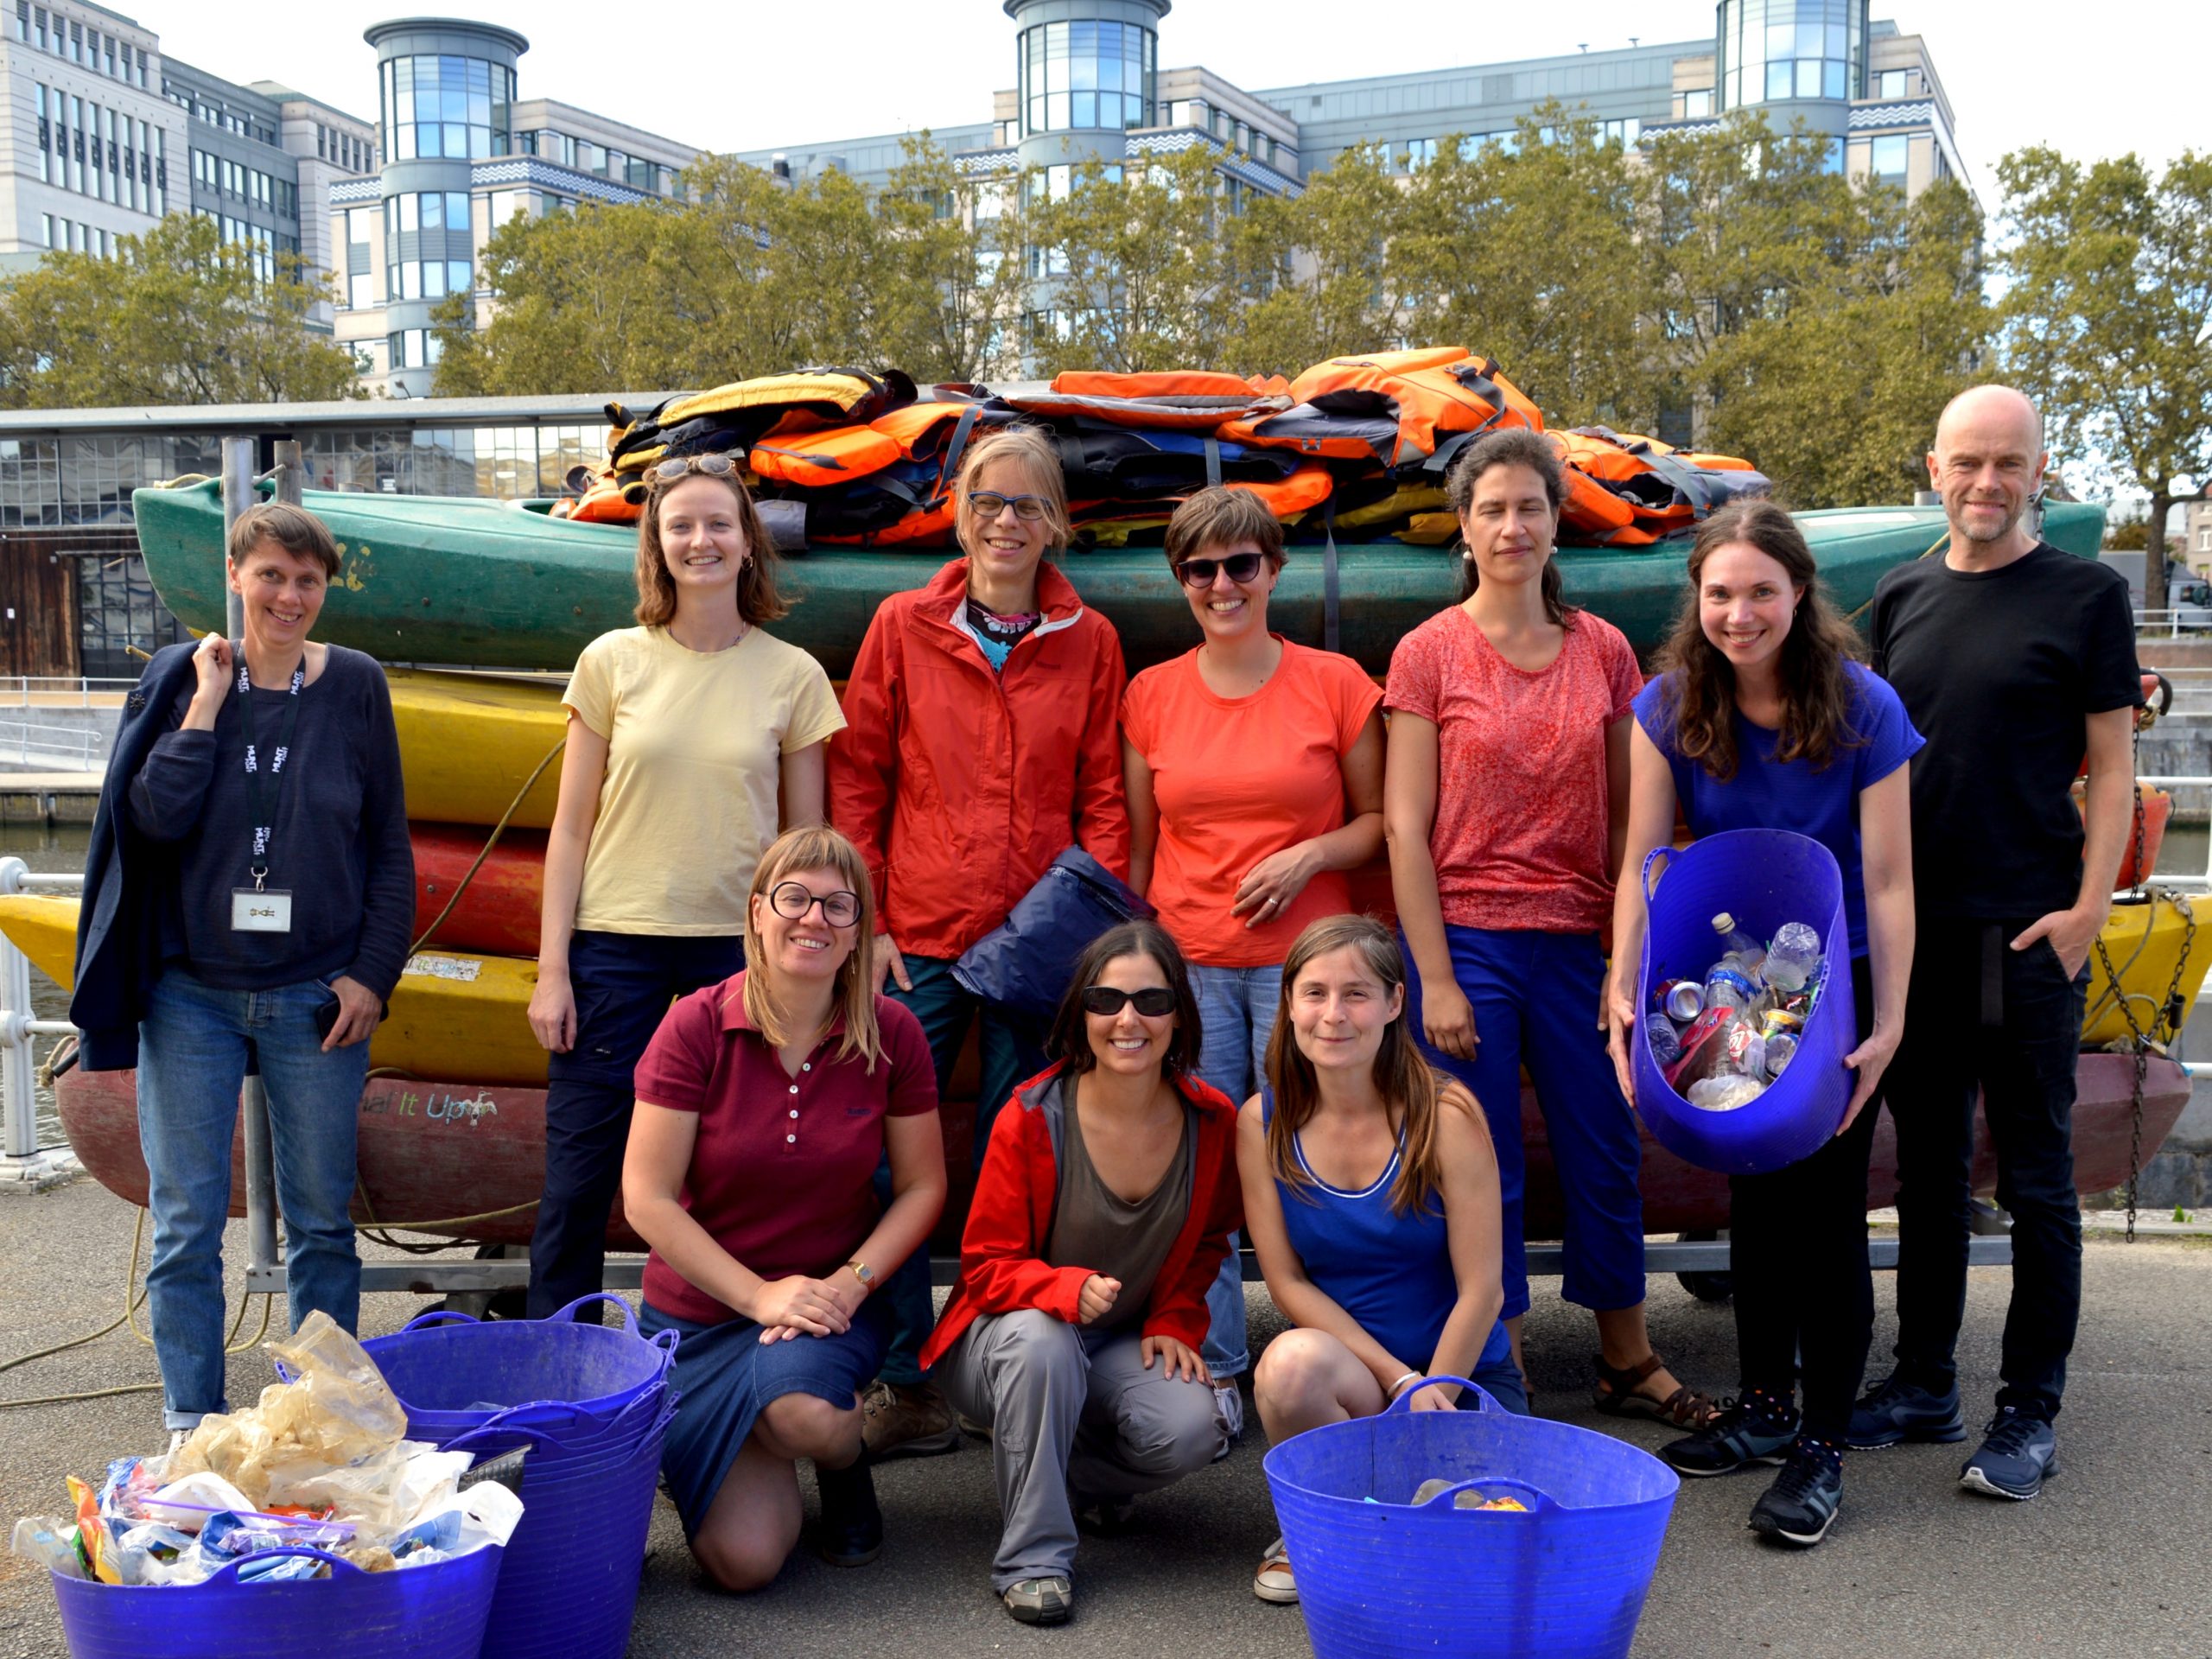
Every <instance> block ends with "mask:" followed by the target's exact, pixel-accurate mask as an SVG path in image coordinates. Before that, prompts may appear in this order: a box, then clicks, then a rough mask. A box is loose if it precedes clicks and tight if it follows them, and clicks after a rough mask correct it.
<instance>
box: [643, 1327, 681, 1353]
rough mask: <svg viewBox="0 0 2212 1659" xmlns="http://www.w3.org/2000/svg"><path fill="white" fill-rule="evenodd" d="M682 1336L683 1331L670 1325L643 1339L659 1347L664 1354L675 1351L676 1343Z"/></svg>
mask: <svg viewBox="0 0 2212 1659" xmlns="http://www.w3.org/2000/svg"><path fill="white" fill-rule="evenodd" d="M682 1337H683V1333H682V1332H679V1331H678V1330H677V1328H676V1327H675V1326H674V1325H670V1326H669V1327H668V1328H667V1329H665V1330H664V1331H661V1332H658V1333H657V1334H655V1335H653V1336H651V1337H648V1338H645V1340H646V1341H648V1342H650V1343H652V1345H653V1346H654V1347H656V1348H658V1349H659V1350H660V1351H661V1352H663V1353H664V1354H672V1353H674V1352H675V1351H676V1344H677V1342H679V1341H680V1340H681V1339H682Z"/></svg>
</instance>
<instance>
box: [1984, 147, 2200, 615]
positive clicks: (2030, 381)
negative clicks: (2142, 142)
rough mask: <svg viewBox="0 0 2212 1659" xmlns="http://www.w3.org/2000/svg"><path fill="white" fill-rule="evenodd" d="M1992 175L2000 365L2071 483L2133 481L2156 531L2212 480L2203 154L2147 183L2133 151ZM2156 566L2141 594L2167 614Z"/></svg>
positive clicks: (2031, 153)
mask: <svg viewBox="0 0 2212 1659" xmlns="http://www.w3.org/2000/svg"><path fill="white" fill-rule="evenodd" d="M1998 179H1999V183H2000V184H2001V185H2002V187H2003V188H2004V191H2005V207H2004V232H2005V249H2004V252H2003V255H2002V264H2003V269H2004V271H2005V277H2006V278H2007V285H2006V288H2005V298H2004V302H2003V307H2002V310H2003V317H2004V344H2005V368H2006V372H2007V373H2008V374H2010V375H2011V376H2012V378H2013V380H2014V381H2015V382H2016V383H2017V384H2018V385H2019V386H2020V387H2021V389H2022V390H2023V391H2026V392H2027V393H2028V394H2029V395H2030V396H2031V397H2033V398H2035V399H2036V401H2037V404H2038V406H2039V407H2040V408H2041V409H2042V410H2043V415H2044V426H2045V429H2046V438H2045V441H2046V442H2047V443H2048V445H2049V447H2050V449H2051V450H2052V452H2053V453H2054V454H2057V455H2059V456H2061V457H2063V460H2064V461H2065V462H2066V464H2067V467H2068V470H2069V472H2070V473H2072V474H2075V479H2074V481H2075V484H2076V485H2077V486H2082V485H2087V486H2090V487H2095V486H2099V485H2106V486H2109V485H2110V484H2113V483H2122V484H2128V485H2133V486H2134V487H2135V488H2137V489H2139V490H2141V491H2142V492H2143V493H2145V494H2146V495H2148V496H2149V497H2150V499H2151V512H2150V517H2149V520H2148V522H2149V523H2152V524H2157V525H2158V526H2159V527H2160V529H2161V531H2163V530H2164V524H2165V522H2166V516H2167V512H2168V510H2169V509H2170V508H2171V505H2172V504H2173V503H2174V502H2175V501H2177V500H2195V499H2201V498H2202V497H2203V496H2204V494H2205V493H2206V491H2207V488H2208V486H2212V476H2208V475H2212V153H2206V154H2199V153H2197V152H2196V151H2194V150H2188V151H2184V152H2183V154H2182V155H2181V156H2179V157H2178V158H2177V159H2176V160H2175V161H2174V162H2172V164H2171V165H2170V166H2169V167H2168V168H2166V170H2165V173H2164V175H2163V176H2159V177H2153V176H2152V170H2151V169H2150V168H2148V167H2146V166H2145V165H2144V163H2143V162H2141V161H2140V160H2139V158H2138V157H2136V156H2133V155H2128V156H2121V157H2120V158H2119V159H2118V160H2116V161H2104V162H2094V163H2091V164H2090V165H2088V166H2087V167H2084V166H2083V165H2082V164H2081V163H2079V162H2074V161H2071V160H2069V159H2068V158H2067V157H2065V156H2061V155H2059V154H2058V153H2057V152H2056V151H2055V150H2051V149H2044V148H2040V147H2038V148H2035V149H2024V150H2021V151H2019V152H2018V153H2017V154H2015V155H2012V156H2006V157H2005V160H2004V162H2002V163H2001V164H2000V165H1999V168H1998ZM2177 475H2186V476H2187V477H2188V478H2189V479H2190V484H2191V486H2192V487H2191V488H2190V489H2186V490H2177V489H2176V488H2175V487H2174V482H2175V480H2176V477H2177ZM2150 563H2151V564H2152V566H2155V567H2157V568H2156V569H2146V570H2145V575H2144V591H2143V602H2144V603H2145V605H2146V606H2147V607H2150V608H2152V609H2154V610H2156V609H2161V608H2163V607H2164V605H2165V602H2166V594H2165V587H2166V580H2165V569H2164V562H2163V561H2160V560H2157V559H2153V560H2152V561H2150Z"/></svg>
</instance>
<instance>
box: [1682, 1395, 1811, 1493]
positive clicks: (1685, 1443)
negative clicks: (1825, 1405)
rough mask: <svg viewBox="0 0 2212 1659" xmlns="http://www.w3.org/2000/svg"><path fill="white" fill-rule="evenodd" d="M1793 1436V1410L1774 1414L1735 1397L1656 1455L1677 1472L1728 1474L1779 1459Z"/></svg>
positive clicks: (1795, 1436) (1794, 1413) (1795, 1427)
mask: <svg viewBox="0 0 2212 1659" xmlns="http://www.w3.org/2000/svg"><path fill="white" fill-rule="evenodd" d="M1796 1438H1797V1414H1796V1412H1795V1411H1791V1412H1789V1413H1788V1414H1776V1413H1774V1412H1772V1411H1769V1410H1763V1409H1761V1408H1760V1407H1759V1405H1758V1403H1757V1402H1752V1401H1749V1400H1736V1401H1732V1402H1729V1404H1728V1405H1727V1407H1726V1409H1725V1410H1723V1411H1722V1412H1721V1414H1720V1415H1719V1416H1718V1417H1716V1418H1714V1419H1713V1421H1711V1422H1709V1423H1707V1425H1706V1426H1705V1427H1703V1428H1700V1430H1698V1431H1697V1433H1694V1434H1685V1435H1684V1436H1682V1438H1681V1440H1669V1441H1668V1442H1667V1444H1666V1445H1664V1446H1661V1447H1660V1448H1659V1455H1660V1457H1661V1458H1662V1459H1664V1460H1665V1462H1666V1465H1667V1466H1668V1467H1669V1469H1672V1470H1673V1471H1675V1473H1676V1474H1678V1475H1691V1476H1701V1475H1732V1474H1734V1473H1735V1472H1736V1471H1738V1469H1748V1468H1750V1467H1751V1465H1753V1464H1761V1463H1764V1464H1776V1463H1780V1462H1782V1461H1783V1459H1784V1458H1785V1457H1786V1456H1787V1455H1788V1454H1789V1446H1790V1442H1791V1441H1793V1440H1796Z"/></svg>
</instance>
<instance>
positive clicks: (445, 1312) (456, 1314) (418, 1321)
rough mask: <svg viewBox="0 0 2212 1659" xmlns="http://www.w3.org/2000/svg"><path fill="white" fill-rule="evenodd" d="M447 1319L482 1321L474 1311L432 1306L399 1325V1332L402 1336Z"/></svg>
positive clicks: (468, 1321) (476, 1323)
mask: <svg viewBox="0 0 2212 1659" xmlns="http://www.w3.org/2000/svg"><path fill="white" fill-rule="evenodd" d="M447 1319H454V1320H458V1321H459V1322H460V1323H461V1324H462V1325H478V1324H480V1323H482V1321H480V1319H477V1317H476V1316H475V1315H474V1313H462V1312H461V1310H460V1309H459V1308H452V1307H434V1308H432V1309H431V1310H430V1311H429V1313H417V1314H416V1316H415V1317H414V1318H413V1319H410V1320H408V1321H407V1323H406V1324H404V1325H401V1326H400V1327H399V1334H400V1335H401V1336H403V1337H404V1336H405V1335H406V1334H407V1333H408V1332H410V1331H421V1330H424V1329H426V1328H428V1327H429V1326H430V1325H437V1324H440V1323H442V1322H443V1321H445V1320H447Z"/></svg>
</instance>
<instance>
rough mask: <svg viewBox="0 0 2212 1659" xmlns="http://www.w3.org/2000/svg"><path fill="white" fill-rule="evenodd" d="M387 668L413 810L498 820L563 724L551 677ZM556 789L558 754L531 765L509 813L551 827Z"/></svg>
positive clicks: (435, 819) (453, 819)
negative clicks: (537, 679) (538, 679)
mask: <svg viewBox="0 0 2212 1659" xmlns="http://www.w3.org/2000/svg"><path fill="white" fill-rule="evenodd" d="M385 679H386V680H387V681H388V682H390V683H391V713H392V719H393V721H394V722H395V723H396V724H397V726H398V728H399V763H400V770H401V772H402V773H403V774H404V777H405V779H406V784H407V816H408V817H410V818H413V819H416V820H427V821H429V822H432V823H498V822H499V815H500V814H501V813H503V812H505V810H507V808H508V807H509V806H510V805H511V804H514V801H515V798H516V795H517V794H518V792H519V791H521V790H522V787H523V785H524V781H525V780H527V779H529V778H530V775H531V772H537V768H538V766H539V763H540V762H542V761H544V760H545V757H546V756H547V755H548V754H549V753H551V752H552V750H553V748H554V746H555V745H556V744H557V743H559V742H560V741H561V740H562V737H563V734H565V733H566V731H567V729H568V711H567V710H566V709H563V707H562V706H561V690H560V688H559V687H558V686H557V685H553V684H531V683H529V682H527V681H522V680H504V679H497V678H493V677H487V676H484V675H478V674H439V673H435V672H431V671H428V670H424V669H418V668H393V669H387V670H385ZM560 788H561V762H560V760H559V759H558V758H557V757H556V758H555V759H554V760H552V761H551V762H550V763H548V764H547V765H546V766H545V767H544V770H543V771H542V772H537V781H536V782H535V783H533V784H531V785H530V791H529V793H528V794H526V795H524V796H523V798H522V801H521V804H519V805H518V806H516V808H515V814H514V817H512V818H511V819H510V820H509V822H510V823H512V824H513V825H515V826H516V827H517V828H518V829H547V828H550V826H551V824H552V823H553V804H554V802H555V800H556V798H558V796H559V793H560Z"/></svg>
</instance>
